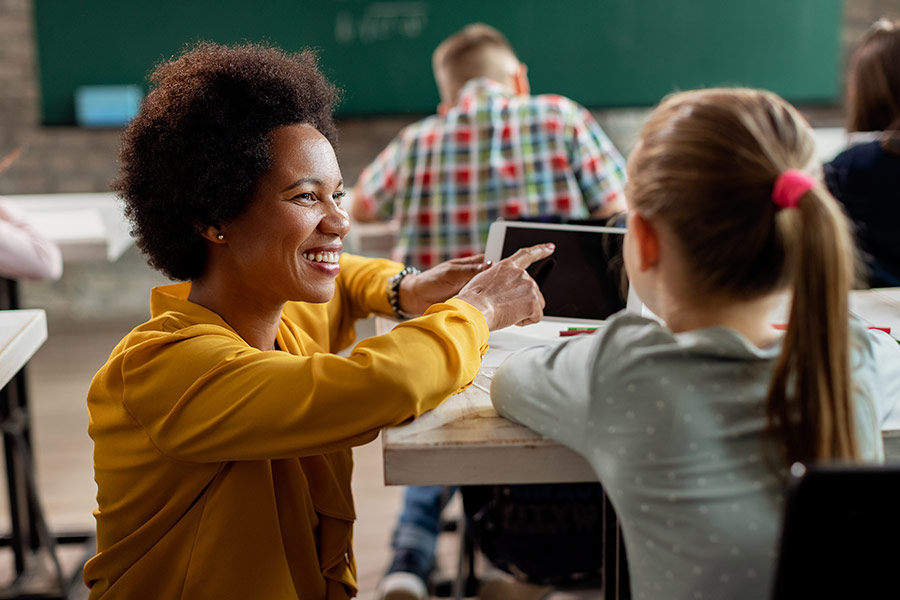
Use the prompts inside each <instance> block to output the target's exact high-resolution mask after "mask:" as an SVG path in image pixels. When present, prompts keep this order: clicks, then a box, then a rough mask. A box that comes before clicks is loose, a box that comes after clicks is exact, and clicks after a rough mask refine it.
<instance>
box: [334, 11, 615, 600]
mask: <svg viewBox="0 0 900 600" xmlns="http://www.w3.org/2000/svg"><path fill="white" fill-rule="evenodd" d="M432 66H433V68H434V75H435V80H436V81H437V86H438V90H439V92H440V96H441V104H440V105H439V106H438V114H436V115H432V116H430V117H427V118H426V119H423V120H422V121H419V122H417V123H413V124H412V125H409V126H407V127H406V128H405V129H403V131H401V132H400V134H399V135H398V136H397V137H396V138H395V139H394V140H393V141H391V143H390V144H389V145H388V146H387V147H386V148H385V149H384V150H383V151H382V152H381V153H380V154H379V155H378V157H377V158H376V159H375V161H374V162H373V163H372V164H370V165H369V166H368V167H366V168H365V169H364V170H363V172H362V174H361V175H360V178H359V181H358V182H357V184H356V186H355V188H354V191H353V197H352V200H353V204H352V207H351V215H352V216H353V217H354V218H355V219H356V220H358V221H373V220H380V221H389V220H392V219H397V220H398V221H399V225H400V227H399V239H398V243H397V245H396V246H395V248H394V251H393V256H392V258H393V259H394V260H396V261H398V262H402V263H404V264H406V265H411V266H415V267H418V268H420V269H427V268H428V267H431V266H433V265H436V264H438V263H440V262H442V261H444V260H449V259H452V258H461V257H466V256H472V255H475V254H479V253H481V252H483V249H484V244H485V242H486V240H487V235H488V229H489V228H490V224H491V223H492V222H493V221H495V220H496V219H498V218H501V217H502V218H505V219H517V218H520V217H548V216H559V217H562V218H563V220H568V219H586V218H604V217H607V216H610V215H612V214H614V213H616V212H619V211H621V210H624V205H625V202H624V200H625V197H624V187H625V163H624V160H623V159H622V156H621V155H620V154H619V152H618V150H616V148H615V147H614V146H613V145H612V143H611V142H610V141H609V139H608V138H607V137H606V134H605V133H604V132H603V130H602V129H601V128H600V125H598V124H597V122H596V121H595V120H594V118H593V117H592V116H591V114H590V113H589V112H588V111H587V110H586V109H585V108H583V107H582V106H580V105H578V104H576V103H575V102H573V101H572V100H569V99H568V98H564V97H563V96H558V95H540V96H531V95H529V84H528V78H527V75H526V69H525V65H523V64H522V63H520V62H519V60H518V58H517V57H516V55H515V53H514V52H513V50H512V47H511V46H510V45H509V42H508V41H507V40H506V38H505V37H504V36H503V35H502V34H501V33H500V32H498V31H497V30H495V29H493V28H492V27H488V26H486V25H483V24H474V25H469V26H468V27H466V28H464V29H463V30H462V31H460V32H459V33H456V34H455V35H453V36H451V37H449V38H447V39H446V40H444V41H443V42H442V43H441V44H440V45H439V46H438V47H437V49H436V50H435V52H434V55H433V57H432ZM452 493H453V488H444V487H441V486H415V487H409V488H407V490H406V494H405V497H404V506H403V511H402V513H401V514H400V517H399V520H398V524H397V527H396V529H395V530H394V535H393V548H394V556H393V560H392V562H391V565H390V567H389V569H388V574H387V575H386V576H385V578H384V579H383V580H382V582H381V585H380V586H379V593H378V594H377V595H376V598H379V599H382V600H400V599H403V600H426V599H427V597H428V593H427V588H426V584H425V581H426V580H427V577H428V574H429V572H430V571H431V569H432V568H433V565H434V551H435V545H436V541H437V534H438V530H439V527H440V513H441V510H442V509H443V506H444V504H446V502H447V500H448V499H449V497H450V495H451V494H452ZM502 595H503V596H506V595H507V594H505V593H504V594H502Z"/></svg>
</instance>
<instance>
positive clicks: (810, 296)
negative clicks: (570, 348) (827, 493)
mask: <svg viewBox="0 0 900 600" xmlns="http://www.w3.org/2000/svg"><path fill="white" fill-rule="evenodd" d="M711 124H716V125H715V126H711ZM808 127H809V126H808V125H807V124H806V122H805V120H804V119H803V117H801V116H800V114H799V113H798V112H797V111H796V110H795V109H794V108H793V107H792V106H790V105H789V104H788V103H787V102H785V101H783V100H782V99H781V98H779V97H778V96H776V95H775V94H772V93H769V92H764V91H756V90H748V89H709V90H701V91H693V92H685V93H680V94H676V95H674V96H671V97H669V98H667V99H666V100H664V101H663V102H662V104H661V105H660V106H659V107H658V108H657V109H656V110H655V111H654V112H653V114H652V115H651V117H650V119H649V121H648V122H647V123H646V125H645V126H644V128H643V130H642V134H641V139H640V141H639V143H638V145H637V147H636V148H635V149H634V151H633V153H632V155H631V157H630V160H629V161H628V183H627V187H626V197H627V198H628V201H629V204H630V207H631V209H632V211H633V213H634V214H633V216H632V220H633V221H636V223H635V225H636V229H638V230H639V231H637V232H636V233H637V234H638V236H640V234H641V233H642V231H643V230H644V229H645V228H646V226H647V225H648V224H649V223H652V224H653V225H652V227H654V228H655V229H656V230H657V231H658V232H659V233H660V237H662V234H663V233H664V232H665V233H666V237H668V236H669V235H671V236H672V237H671V239H672V240H674V241H675V243H676V244H677V247H678V250H679V252H680V253H681V255H682V257H683V261H684V264H685V265H688V266H689V273H688V274H687V275H686V279H685V283H684V285H683V286H682V289H683V291H684V298H681V299H679V300H680V301H681V302H684V303H692V304H694V305H697V304H699V303H701V302H703V303H706V304H708V305H711V304H720V305H729V304H734V305H740V304H744V303H746V302H747V301H752V300H754V299H765V298H766V297H769V296H772V295H773V294H776V293H777V292H780V291H782V290H784V289H785V288H787V289H789V290H790V291H791V292H792V294H793V303H792V306H791V311H790V320H789V324H788V326H787V331H786V332H785V334H784V339H783V346H782V351H781V356H780V358H779V359H778V362H777V365H776V367H775V370H774V374H773V378H772V381H771V385H770V389H769V393H768V398H767V400H766V402H767V414H768V419H769V425H770V427H771V429H772V431H773V432H774V433H775V434H776V435H775V438H776V439H777V440H778V443H779V444H780V446H781V449H782V451H783V456H784V459H785V460H786V461H787V463H788V464H790V463H793V462H795V461H800V462H807V461H813V462H814V461H827V460H854V459H857V458H858V457H859V451H858V447H857V436H856V424H855V423H854V411H853V409H852V406H851V390H850V386H851V383H850V366H849V308H848V292H849V290H850V287H851V284H852V281H853V277H854V271H855V251H854V246H853V242H852V239H851V237H850V233H849V230H848V224H847V221H846V219H845V218H844V216H843V214H842V213H841V210H840V208H839V207H838V204H837V203H836V201H835V200H834V199H833V198H832V197H831V196H830V195H829V194H828V192H827V191H826V190H825V188H824V187H823V186H822V185H816V186H814V187H813V188H812V189H810V190H809V191H807V192H806V193H805V194H804V195H803V196H802V197H801V198H800V199H799V202H798V204H797V206H796V210H780V209H779V207H778V206H776V204H775V203H774V202H773V201H772V186H773V183H774V182H775V181H776V179H777V178H778V177H779V175H781V174H782V173H784V172H785V171H786V170H788V169H799V170H803V171H806V172H808V173H810V174H813V175H816V176H817V175H818V172H819V169H820V165H819V163H818V162H817V161H816V159H815V152H814V142H813V138H812V136H811V134H810V132H809V128H808ZM736 154H737V155H738V156H739V160H735V155H736ZM726 198H727V199H728V201H727V202H724V201H723V199H726ZM629 228H630V229H634V228H633V227H632V223H629ZM660 230H664V232H663V231H660ZM660 243H661V242H660ZM645 300H646V299H645ZM651 309H653V310H654V311H656V310H657V308H656V307H653V306H651ZM658 310H660V313H658V314H660V316H663V318H664V319H665V316H664V314H665V313H666V312H667V311H666V309H663V308H659V309H658ZM676 310H677V307H676ZM668 322H669V321H668V320H667V323H668ZM670 326H671V323H670Z"/></svg>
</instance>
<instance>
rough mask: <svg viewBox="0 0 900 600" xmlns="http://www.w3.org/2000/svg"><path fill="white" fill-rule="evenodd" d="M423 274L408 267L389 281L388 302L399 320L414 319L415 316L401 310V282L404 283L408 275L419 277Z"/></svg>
mask: <svg viewBox="0 0 900 600" xmlns="http://www.w3.org/2000/svg"><path fill="white" fill-rule="evenodd" d="M419 273H421V271H419V270H418V269H417V268H415V267H406V268H404V269H403V270H402V271H400V272H399V273H397V274H396V275H394V276H393V277H391V278H390V279H388V289H387V295H388V302H389V303H390V305H391V310H392V311H393V312H394V316H395V317H397V318H398V319H400V320H401V321H402V320H405V319H412V318H413V317H414V316H415V315H410V314H407V313H405V312H403V309H401V308H400V282H401V281H403V278H404V277H406V276H407V275H418V274H419Z"/></svg>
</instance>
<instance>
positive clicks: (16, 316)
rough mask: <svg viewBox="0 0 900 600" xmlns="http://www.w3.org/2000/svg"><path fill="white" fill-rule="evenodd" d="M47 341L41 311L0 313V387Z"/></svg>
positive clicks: (44, 320) (44, 321)
mask: <svg viewBox="0 0 900 600" xmlns="http://www.w3.org/2000/svg"><path fill="white" fill-rule="evenodd" d="M46 340H47V317H46V315H45V314H44V311H43V310H39V309H30V310H0V388H3V387H5V386H6V384H7V383H9V382H10V380H11V379H12V378H13V377H14V376H15V374H16V373H18V372H19V370H20V369H21V368H22V367H24V366H25V363H27V362H28V361H29V359H30V358H31V357H32V356H33V355H34V353H35V352H37V350H38V348H40V347H41V345H43V343H44V342H45V341H46Z"/></svg>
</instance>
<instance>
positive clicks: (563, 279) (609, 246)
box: [485, 221, 640, 321]
mask: <svg viewBox="0 0 900 600" xmlns="http://www.w3.org/2000/svg"><path fill="white" fill-rule="evenodd" d="M624 234H625V229H621V228H618V227H598V226H590V225H558V224H552V223H530V222H518V221H496V222H494V223H493V224H491V228H490V231H489V233H488V240H487V246H486V248H485V260H491V261H498V260H500V259H502V258H506V257H508V256H511V255H512V254H514V253H515V252H516V250H518V249H519V248H525V247H527V246H533V245H535V244H543V243H546V242H553V243H554V244H556V251H555V252H554V253H553V254H552V255H551V256H549V257H547V258H545V259H542V260H539V261H537V262H536V263H534V264H533V265H531V266H530V267H529V268H528V273H529V274H530V275H531V276H532V277H533V278H534V280H535V281H536V282H537V284H538V286H539V287H540V288H541V293H542V294H543V295H544V300H545V301H546V303H547V305H546V306H545V307H544V318H545V319H552V320H558V321H577V320H602V319H606V318H607V317H609V316H610V315H612V314H613V313H616V312H619V311H620V310H622V309H624V308H625V307H626V304H627V305H628V307H629V309H634V310H636V311H637V312H638V313H639V312H640V307H639V306H638V303H639V301H637V296H635V295H634V294H630V295H629V292H628V283H627V280H626V278H625V268H624V264H623V261H622V244H623V240H624Z"/></svg>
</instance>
